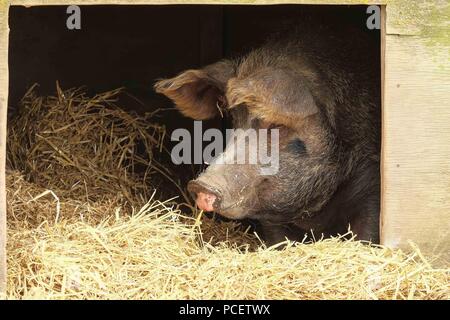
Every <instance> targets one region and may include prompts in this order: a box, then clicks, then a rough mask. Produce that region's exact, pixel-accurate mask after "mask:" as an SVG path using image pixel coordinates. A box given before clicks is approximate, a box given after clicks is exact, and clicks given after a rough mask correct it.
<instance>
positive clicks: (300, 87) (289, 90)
mask: <svg viewBox="0 0 450 320" xmlns="http://www.w3.org/2000/svg"><path fill="white" fill-rule="evenodd" d="M310 86H311V85H310V84H309V81H307V79H306V77H305V76H303V75H301V74H299V73H297V72H294V71H293V70H291V69H289V68H276V69H275V68H265V69H262V70H260V71H259V72H257V73H254V74H252V75H251V76H250V77H247V78H244V79H236V78H233V79H231V80H230V82H229V83H228V96H227V98H228V101H229V103H230V105H231V106H234V105H239V104H242V103H244V104H246V105H247V106H248V107H249V109H250V111H251V112H252V114H254V115H255V116H257V117H258V118H261V119H263V120H267V121H269V122H277V123H286V122H291V123H295V122H297V121H299V120H302V119H304V118H306V117H308V116H311V115H314V114H316V113H318V112H319V108H318V107H317V105H316V103H315V99H314V97H313V94H312V93H311V90H310Z"/></svg>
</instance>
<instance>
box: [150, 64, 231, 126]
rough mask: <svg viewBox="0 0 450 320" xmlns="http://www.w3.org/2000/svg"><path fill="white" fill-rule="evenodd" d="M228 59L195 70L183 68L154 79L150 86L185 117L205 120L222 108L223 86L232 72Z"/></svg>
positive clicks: (223, 103) (223, 100)
mask: <svg viewBox="0 0 450 320" xmlns="http://www.w3.org/2000/svg"><path fill="white" fill-rule="evenodd" d="M234 70H235V69H234V65H233V63H232V62H231V61H229V60H224V61H220V62H217V63H215V64H212V65H209V66H207V67H205V68H203V69H199V70H187V71H184V72H182V73H181V74H179V75H178V76H176V77H175V78H171V79H164V80H160V81H158V82H157V83H156V84H155V86H154V88H155V91H156V92H158V93H162V94H164V95H165V96H167V97H168V98H170V99H172V101H173V102H174V103H175V104H176V106H177V108H178V109H179V110H180V111H181V113H183V114H184V115H185V116H187V117H190V118H193V119H196V120H206V119H210V118H213V117H214V116H216V115H217V114H218V113H219V108H225V107H226V99H225V88H226V85H227V81H228V79H230V78H231V77H232V76H233V74H234Z"/></svg>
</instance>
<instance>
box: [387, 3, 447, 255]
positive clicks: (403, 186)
mask: <svg viewBox="0 0 450 320" xmlns="http://www.w3.org/2000/svg"><path fill="white" fill-rule="evenodd" d="M430 3H431V5H430ZM449 7H450V4H449V3H448V2H445V1H444V2H440V1H436V0H434V1H425V2H423V1H417V2H416V1H403V0H399V1H395V2H394V1H392V2H388V4H387V6H386V32H385V59H384V74H385V75H384V91H383V93H384V104H383V153H382V163H383V188H382V191H383V192H382V197H381V199H382V217H381V218H382V229H381V241H382V244H384V245H387V246H390V247H400V248H409V247H410V246H409V244H408V243H409V241H412V242H414V243H415V244H417V245H418V246H419V248H420V249H421V250H422V251H423V252H424V253H426V254H427V255H431V256H438V257H439V258H441V261H440V262H442V263H443V264H448V262H449V261H450V107H449V101H450V65H449V61H450V42H449V40H448V15H446V14H445V13H448V9H449Z"/></svg>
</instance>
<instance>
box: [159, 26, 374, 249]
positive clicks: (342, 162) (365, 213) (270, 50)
mask: <svg viewBox="0 0 450 320" xmlns="http://www.w3.org/2000/svg"><path fill="white" fill-rule="evenodd" d="M378 55H379V51H378V50H377V46H376V45H374V44H372V42H371V40H370V39H368V38H367V37H366V35H364V34H359V33H358V32H355V33H352V34H351V36H349V34H347V35H346V37H345V36H344V37H343V36H336V35H335V34H334V33H333V30H331V29H330V28H319V29H317V30H309V31H305V30H303V31H302V30H296V31H293V32H290V35H289V36H287V37H284V38H283V37H279V36H277V37H272V38H270V39H269V40H268V41H266V42H265V43H264V44H263V45H262V46H260V47H259V48H256V49H254V50H252V51H250V52H249V53H247V54H246V55H245V56H243V57H239V58H234V59H224V60H221V61H218V62H216V63H214V64H211V65H207V66H205V67H204V68H201V69H190V70H186V71H184V72H182V73H180V74H179V75H177V76H175V77H173V78H170V79H162V80H159V81H158V82H157V83H156V84H155V86H154V89H155V90H156V92H158V93H161V94H163V95H165V96H166V97H168V98H170V99H171V100H172V101H173V102H174V103H175V105H176V107H177V108H178V109H179V111H181V113H182V114H183V115H185V116H187V117H190V118H192V119H195V120H207V119H211V118H214V117H220V116H223V115H224V114H225V115H227V116H228V117H231V118H232V122H233V127H234V128H241V129H249V128H253V129H261V128H265V129H268V130H269V131H270V130H275V129H276V130H278V132H279V140H278V148H279V167H278V171H277V172H276V173H274V174H272V175H262V174H261V171H260V170H259V168H258V166H259V165H258V163H256V164H237V163H236V164H223V163H215V162H212V163H211V164H210V165H209V166H208V167H207V168H206V170H205V171H204V172H202V173H201V174H200V175H199V176H198V178H197V179H195V180H192V181H190V182H189V183H188V186H187V188H188V190H189V192H190V193H191V194H192V195H193V197H194V199H195V200H196V203H197V206H198V207H199V208H200V209H202V210H204V211H215V212H217V213H219V214H220V215H222V216H224V217H227V218H230V219H252V220H255V221H257V222H258V226H259V229H258V232H259V233H260V236H261V238H262V239H264V241H266V243H268V244H276V243H279V242H282V241H284V240H286V239H290V240H294V241H300V240H302V239H304V237H305V235H306V236H309V237H310V236H314V237H315V238H317V237H320V236H324V237H329V236H334V235H339V234H341V235H342V234H345V233H347V231H348V230H349V228H350V229H351V230H352V232H353V234H354V235H355V236H356V238H357V239H360V240H367V241H370V242H372V243H378V242H379V210H380V173H379V171H380V165H379V161H380V159H379V158H380V118H381V115H380V78H379V66H380V64H379V56H378ZM269 131H267V132H269ZM243 132H245V130H241V131H240V133H237V134H238V135H239V134H244V133H243ZM257 132H259V131H257ZM235 152H236V149H235V148H233V149H231V148H230V147H229V145H227V146H226V148H225V150H224V156H225V157H234V156H235V155H234V154H233V153H235Z"/></svg>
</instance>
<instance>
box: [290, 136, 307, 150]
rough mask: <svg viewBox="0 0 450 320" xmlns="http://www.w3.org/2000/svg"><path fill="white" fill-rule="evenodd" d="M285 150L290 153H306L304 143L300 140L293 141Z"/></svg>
mask: <svg viewBox="0 0 450 320" xmlns="http://www.w3.org/2000/svg"><path fill="white" fill-rule="evenodd" d="M287 149H288V150H289V151H290V152H292V153H306V146H305V143H304V142H303V141H302V140H300V139H294V140H292V141H290V142H289V143H288V145H287Z"/></svg>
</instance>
